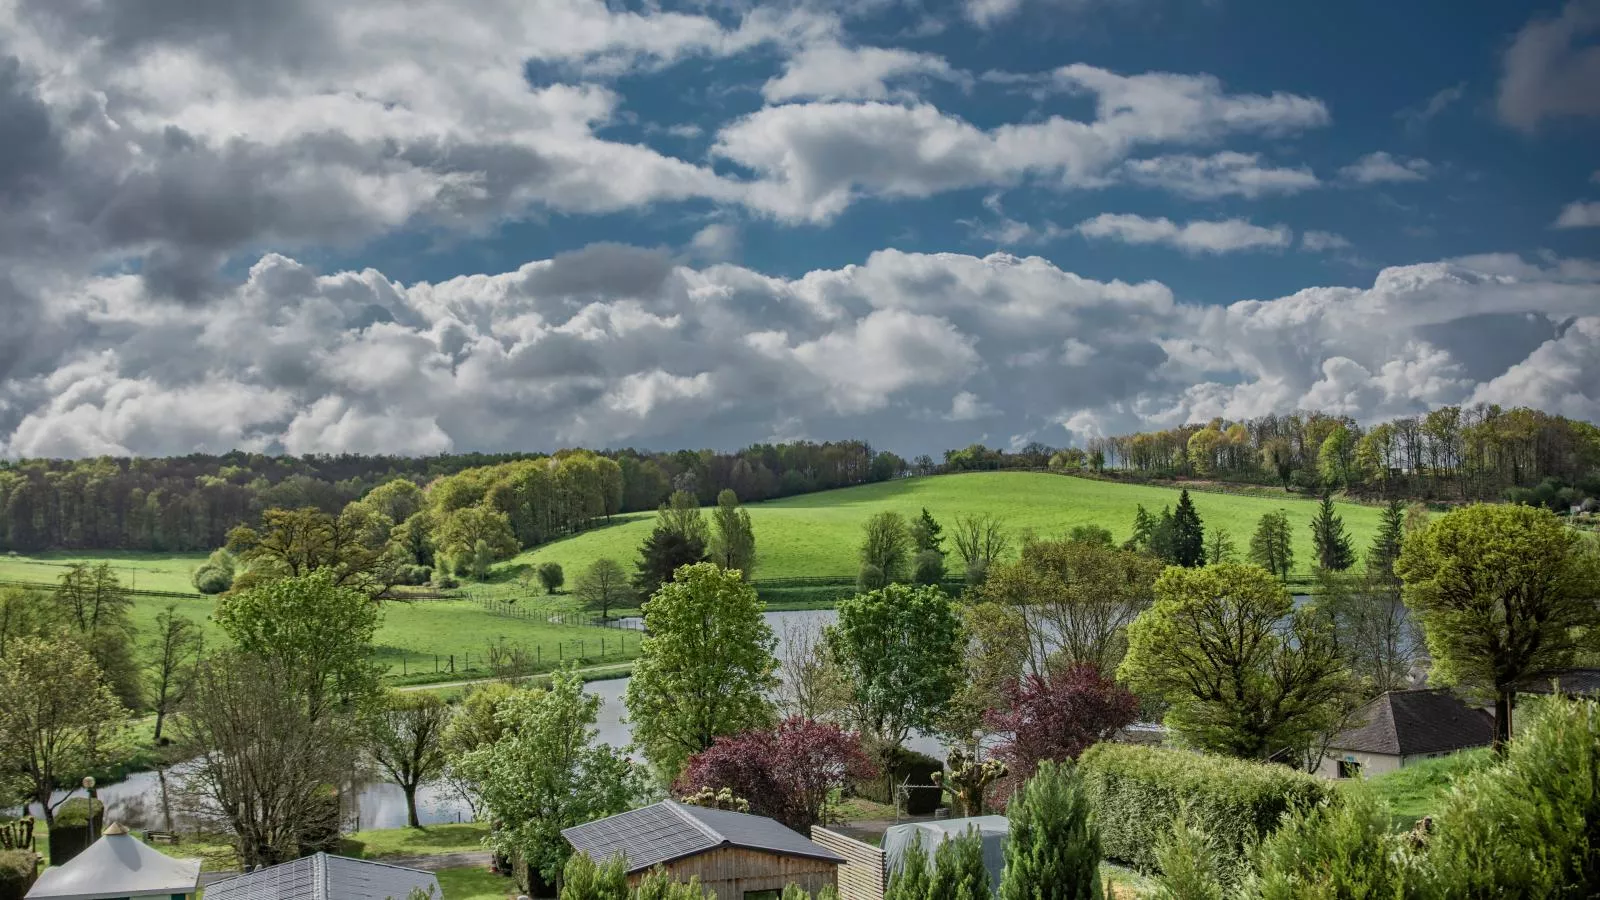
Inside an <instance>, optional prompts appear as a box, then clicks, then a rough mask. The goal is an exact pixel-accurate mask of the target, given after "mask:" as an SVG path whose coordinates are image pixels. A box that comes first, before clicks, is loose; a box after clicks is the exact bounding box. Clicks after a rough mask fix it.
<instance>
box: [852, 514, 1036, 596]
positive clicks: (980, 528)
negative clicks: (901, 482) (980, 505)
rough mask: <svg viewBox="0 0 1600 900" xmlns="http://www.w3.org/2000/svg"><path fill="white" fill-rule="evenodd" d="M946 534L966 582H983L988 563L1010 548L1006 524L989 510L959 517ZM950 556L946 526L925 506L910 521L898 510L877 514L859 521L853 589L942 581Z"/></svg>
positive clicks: (862, 589)
mask: <svg viewBox="0 0 1600 900" xmlns="http://www.w3.org/2000/svg"><path fill="white" fill-rule="evenodd" d="M950 538H951V540H952V542H953V543H954V544H955V550H956V554H957V555H958V556H959V557H960V558H961V563H962V566H963V571H964V572H965V575H966V581H967V583H968V584H977V583H980V582H982V581H983V579H984V577H985V575H986V573H987V572H988V570H989V565H990V564H991V563H992V562H994V561H995V560H996V559H998V558H1000V557H1001V556H1002V555H1004V554H1005V552H1006V550H1007V549H1009V548H1010V546H1011V539H1010V536H1009V534H1008V533H1007V531H1006V528H1005V525H1004V524H1003V523H1002V522H1001V521H1000V519H998V518H997V517H995V516H993V515H991V514H988V513H983V514H977V513H969V514H965V515H960V516H957V517H956V518H955V521H954V523H953V524H952V526H951V533H950ZM948 557H949V551H948V550H947V549H946V548H945V530H944V526H943V525H940V524H939V521H938V520H937V519H935V518H934V517H933V514H932V513H930V512H928V509H927V507H923V509H922V512H921V513H920V514H919V515H918V516H917V517H916V518H914V519H911V520H910V521H907V520H906V518H905V516H902V515H901V514H899V513H897V512H892V511H889V512H881V513H877V514H875V515H873V516H872V517H871V518H869V519H867V521H866V522H865V524H863V525H862V537H861V549H860V562H861V568H860V570H859V572H858V574H857V576H856V587H857V588H858V589H860V590H861V591H870V590H875V589H877V588H880V587H883V586H884V585H887V584H895V583H911V584H942V583H944V581H945V580H946V578H947V577H948V565H947V559H948Z"/></svg>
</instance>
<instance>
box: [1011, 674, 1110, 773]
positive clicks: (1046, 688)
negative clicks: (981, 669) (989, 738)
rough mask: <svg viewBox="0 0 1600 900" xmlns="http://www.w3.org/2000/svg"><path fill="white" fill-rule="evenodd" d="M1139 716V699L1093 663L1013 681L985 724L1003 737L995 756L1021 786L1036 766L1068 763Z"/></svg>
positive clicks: (1037, 768)
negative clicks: (1003, 762) (1102, 672)
mask: <svg viewBox="0 0 1600 900" xmlns="http://www.w3.org/2000/svg"><path fill="white" fill-rule="evenodd" d="M1138 714H1139V698H1138V697H1135V696H1134V695H1133V694H1132V693H1131V692H1130V691H1129V690H1128V689H1127V688H1125V687H1122V686H1121V685H1119V684H1117V683H1116V682H1115V681H1113V680H1111V679H1110V678H1108V677H1106V676H1105V675H1103V674H1101V672H1100V670H1099V669H1098V668H1096V667H1095V666H1094V665H1093V664H1092V663H1082V662H1080V663H1071V664H1069V665H1065V666H1062V667H1060V668H1058V669H1056V670H1055V671H1052V672H1049V673H1048V674H1045V675H1042V676H1041V675H1032V674H1030V675H1026V676H1023V677H1022V678H1020V679H1016V678H1014V679H1012V680H1011V682H1010V683H1009V684H1008V685H1007V686H1006V690H1005V694H1004V698H1003V702H1002V704H1001V705H1000V706H999V707H997V708H996V709H994V710H992V711H991V712H990V713H989V716H988V718H987V724H988V725H989V728H990V729H991V730H993V731H996V732H999V733H1001V734H1004V735H1006V737H1005V738H1004V739H1003V740H1002V741H1001V743H1000V744H999V745H997V746H996V747H995V751H994V752H995V755H996V756H998V757H999V758H1001V759H1003V760H1005V762H1006V766H1007V768H1009V769H1010V770H1011V778H1012V780H1013V783H1017V784H1020V783H1021V782H1023V781H1026V780H1028V779H1029V778H1031V777H1033V774H1034V773H1035V772H1037V771H1039V766H1040V764H1041V763H1044V762H1058V763H1065V762H1071V761H1074V760H1076V759H1077V758H1078V757H1079V756H1080V755H1081V754H1082V753H1083V751H1085V750H1087V749H1089V748H1090V747H1091V746H1093V745H1095V744H1097V743H1099V742H1101V741H1107V740H1110V739H1111V737H1112V736H1113V735H1115V734H1116V733H1117V731H1118V729H1121V728H1124V727H1126V726H1128V725H1130V724H1132V723H1133V721H1134V719H1135V718H1136V717H1137V716H1138Z"/></svg>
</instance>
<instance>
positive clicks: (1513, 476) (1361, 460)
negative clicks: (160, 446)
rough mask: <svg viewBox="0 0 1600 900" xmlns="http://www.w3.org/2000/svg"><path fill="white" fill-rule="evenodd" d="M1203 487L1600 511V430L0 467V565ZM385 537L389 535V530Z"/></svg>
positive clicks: (1209, 428) (1250, 423)
mask: <svg viewBox="0 0 1600 900" xmlns="http://www.w3.org/2000/svg"><path fill="white" fill-rule="evenodd" d="M1013 468H1023V469H1043V468H1051V469H1056V470H1059V471H1082V472H1093V473H1098V474H1102V475H1109V476H1115V477H1132V478H1139V479H1162V478H1204V479H1213V480H1219V481H1231V482H1241V483H1251V484H1267V485H1282V486H1284V487H1287V488H1290V489H1291V490H1297V491H1302V492H1306V493H1317V494H1321V493H1327V492H1332V491H1345V492H1347V493H1348V494H1350V495H1353V496H1358V497H1369V498H1375V499H1376V498H1382V499H1394V498H1407V499H1425V500H1440V501H1468V500H1514V501H1523V502H1530V503H1533V504H1535V505H1539V506H1544V507H1547V508H1549V509H1552V510H1555V511H1558V512H1565V511H1567V510H1568V509H1569V508H1570V507H1572V506H1577V505H1581V504H1583V503H1585V502H1586V501H1588V502H1589V503H1590V504H1591V505H1594V504H1595V503H1596V502H1597V501H1596V500H1595V498H1600V428H1597V427H1596V426H1595V425H1593V424H1591V423H1588V422H1582V421H1577V420H1573V419H1568V418H1565V417H1562V416H1556V415H1550V414H1548V413H1544V412H1540V411H1538V410H1532V409H1523V408H1517V409H1502V408H1500V407H1497V406H1474V407H1454V406H1450V407H1443V408H1441V409H1437V410H1434V411H1433V412H1430V413H1428V414H1427V415H1425V416H1410V417H1405V418H1400V419H1394V420H1391V421H1387V422H1383V423H1379V424H1376V425H1371V426H1367V427H1363V426H1361V425H1360V424H1359V423H1357V422H1356V421H1354V420H1353V419H1351V418H1349V417H1344V416H1333V415H1327V414H1323V413H1318V412H1306V413H1296V414H1293V415H1282V416H1279V415H1269V416H1262V417H1260V418H1256V419H1248V420H1245V421H1240V422H1229V421H1225V420H1221V419H1217V420H1213V421H1211V422H1209V423H1206V424H1190V425H1181V426H1178V427H1176V428H1172V429H1168V430H1165V431H1150V432H1140V433H1137V434H1128V435H1121V436H1116V437H1105V438H1094V439H1091V440H1089V441H1088V442H1087V444H1086V446H1084V447H1082V448H1078V447H1073V448H1066V449H1058V448H1053V447H1049V446H1046V445H1044V444H1040V443H1033V444H1029V445H1027V446H1024V447H1021V448H1019V449H1017V450H1014V451H1010V452H1008V451H1005V450H998V449H991V448H988V447H984V446H983V445H980V444H975V445H972V446H970V447H966V448H962V449H959V450H950V451H947V452H946V453H945V454H944V457H943V460H942V461H935V460H934V459H933V458H932V457H930V456H920V457H917V458H916V459H915V460H912V461H911V462H909V463H908V462H907V461H906V460H904V459H902V458H901V457H899V456H897V455H895V454H893V453H890V452H885V451H877V450H874V449H873V448H872V447H871V446H870V445H868V444H867V443H866V442H863V441H838V442H826V443H811V442H804V441H799V442H794V443H788V444H757V445H753V446H751V447H747V448H745V449H743V450H740V451H738V452H735V453H721V452H716V451H712V450H699V451H694V450H680V451H677V452H672V453H658V452H651V451H640V450H632V449H628V450H616V451H604V452H598V453H596V452H591V451H586V450H563V451H560V452H558V453H556V454H554V455H551V456H543V455H537V454H480V453H469V454H459V455H445V456H430V457H420V458H410V457H399V456H359V455H341V456H303V457H290V456H267V455H263V454H258V453H243V452H235V453H228V454H224V455H221V456H209V455H200V454H196V455H191V456H183V457H172V458H164V459H113V458H110V457H100V458H97V459H84V460H42V459H29V460H20V461H4V460H0V552H3V551H17V552H22V553H28V552H37V551H41V550H147V551H183V550H210V549H213V548H216V547H219V546H221V545H222V544H223V543H224V542H225V541H226V539H227V535H228V532H229V531H230V530H232V529H233V528H234V527H235V526H238V525H240V524H243V523H247V522H255V521H257V520H259V518H260V516H261V514H262V513H263V512H264V511H266V510H268V509H274V508H282V509H295V508H302V507H315V508H317V509H321V510H323V511H324V512H328V513H337V512H339V511H340V510H342V509H343V508H344V507H345V506H347V505H348V504H349V503H351V502H353V501H355V500H358V499H360V498H361V497H363V496H365V495H366V493H367V492H368V491H369V490H371V489H372V488H374V487H376V486H377V485H379V484H383V483H385V482H388V481H393V480H395V479H405V480H407V481H410V482H411V483H413V484H416V485H418V486H419V487H422V488H425V489H427V490H429V492H430V493H432V491H433V489H434V488H435V487H437V486H439V485H442V484H451V485H453V487H452V488H451V489H459V490H462V491H465V492H466V494H467V495H469V497H470V499H469V500H466V501H462V500H459V499H454V500H452V499H448V498H441V499H444V500H445V502H443V503H440V502H438V500H431V501H430V504H431V505H434V506H436V507H437V506H441V505H442V506H444V507H458V506H463V505H473V504H477V503H479V502H480V501H483V500H487V501H488V505H489V506H492V507H494V508H495V509H498V510H499V511H501V512H504V513H505V514H506V515H507V516H508V517H509V518H510V521H511V525H512V528H513V530H514V531H515V533H516V537H517V540H518V542H519V543H520V544H521V545H522V546H531V545H533V544H537V543H542V542H543V541H547V540H550V539H551V538H554V537H557V536H560V535H562V534H566V533H570V532H573V531H578V530H581V529H582V528H584V527H586V526H588V525H590V524H592V523H594V522H595V521H597V520H603V519H604V518H605V517H607V516H610V515H613V514H616V513H619V512H635V511H641V510H650V509H654V508H656V507H657V506H659V505H660V504H661V503H662V502H663V501H664V500H666V498H667V497H668V496H669V495H670V494H672V492H674V491H676V490H684V491H687V492H689V493H690V494H692V495H694V496H695V497H696V498H697V499H698V500H699V502H700V503H701V504H702V505H710V504H712V503H714V502H715V500H716V497H717V494H718V493H720V492H721V491H723V490H732V491H733V492H734V493H735V494H737V495H738V497H739V499H740V500H741V501H744V502H755V501H761V500H771V499H774V498H778V497H787V496H792V495H795V494H804V493H809V492H812V491H823V490H831V489H833V488H840V487H848V486H851V485H858V484H867V483H870V482H875V481H885V480H888V479H890V478H894V477H898V476H900V475H903V474H907V473H913V474H933V473H936V472H960V471H975V470H991V469H1013ZM395 524H400V523H399V522H398V521H397V522H396V523H395Z"/></svg>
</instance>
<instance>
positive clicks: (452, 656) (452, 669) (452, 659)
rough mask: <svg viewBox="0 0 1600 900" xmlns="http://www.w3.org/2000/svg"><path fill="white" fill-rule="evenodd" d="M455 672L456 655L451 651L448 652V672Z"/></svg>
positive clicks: (452, 673)
mask: <svg viewBox="0 0 1600 900" xmlns="http://www.w3.org/2000/svg"><path fill="white" fill-rule="evenodd" d="M455 673H456V655H455V654H454V653H452V654H450V674H451V675H454V674H455Z"/></svg>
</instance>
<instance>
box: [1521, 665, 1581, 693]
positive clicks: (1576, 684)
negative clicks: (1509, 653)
mask: <svg viewBox="0 0 1600 900" xmlns="http://www.w3.org/2000/svg"><path fill="white" fill-rule="evenodd" d="M1552 684H1553V685H1554V687H1555V689H1557V690H1559V691H1561V693H1563V694H1580V695H1584V696H1593V695H1595V694H1600V669H1551V670H1549V671H1547V672H1540V673H1538V674H1537V675H1529V676H1528V677H1527V678H1524V679H1523V680H1522V683H1521V684H1519V685H1517V690H1519V691H1521V692H1522V693H1524V694H1549V693H1551V692H1552V690H1551V687H1552Z"/></svg>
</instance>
